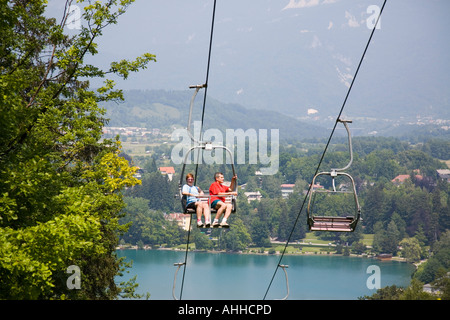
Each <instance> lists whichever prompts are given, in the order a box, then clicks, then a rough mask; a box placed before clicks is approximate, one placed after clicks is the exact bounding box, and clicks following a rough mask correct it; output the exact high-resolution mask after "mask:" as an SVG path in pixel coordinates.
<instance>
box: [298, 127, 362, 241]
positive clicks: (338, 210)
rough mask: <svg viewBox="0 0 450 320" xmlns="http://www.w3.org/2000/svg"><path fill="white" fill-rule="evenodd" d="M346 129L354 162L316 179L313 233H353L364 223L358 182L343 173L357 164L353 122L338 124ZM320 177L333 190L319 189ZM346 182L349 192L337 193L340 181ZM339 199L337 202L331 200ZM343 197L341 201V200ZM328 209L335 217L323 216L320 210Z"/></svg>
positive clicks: (312, 197)
mask: <svg viewBox="0 0 450 320" xmlns="http://www.w3.org/2000/svg"><path fill="white" fill-rule="evenodd" d="M338 121H339V122H340V123H342V124H343V125H344V126H345V129H346V130H347V134H348V142H349V150H350V162H349V163H348V164H347V165H346V166H345V167H344V168H342V169H331V171H330V172H320V173H318V174H316V175H315V176H314V178H313V181H312V185H311V188H310V194H309V199H308V205H307V209H306V211H307V216H308V225H309V229H310V230H311V231H332V232H353V231H354V230H355V228H356V225H357V224H358V221H359V220H360V219H361V207H360V205H359V201H358V196H357V194H356V188H355V182H354V180H353V178H352V177H351V176H350V175H349V174H348V173H345V172H343V171H344V170H346V169H348V168H349V167H350V165H351V164H352V162H353V151H352V140H351V135H350V130H349V128H348V126H347V123H351V121H349V120H338ZM320 176H325V177H331V185H332V187H331V189H330V188H329V189H325V188H323V187H321V186H319V185H316V179H317V178H318V177H320ZM338 177H339V178H343V179H344V180H346V181H347V183H344V184H342V185H345V186H346V187H345V188H343V189H342V188H341V189H336V179H337V178H338ZM334 196H337V197H336V198H335V199H336V200H337V201H333V199H330V198H331V197H334ZM338 197H340V198H338ZM322 201H324V202H325V201H329V203H328V206H323V205H322V206H321V205H320V202H322ZM325 207H327V208H330V207H331V208H332V209H333V210H331V211H334V212H333V213H335V214H332V215H331V214H330V215H324V214H323V212H322V214H319V213H321V212H317V211H318V210H323V211H325Z"/></svg>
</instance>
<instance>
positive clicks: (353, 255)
mask: <svg viewBox="0 0 450 320" xmlns="http://www.w3.org/2000/svg"><path fill="white" fill-rule="evenodd" d="M317 246H323V245H321V244H317ZM116 250H145V251H147V250H155V251H158V250H159V251H185V249H180V248H176V247H171V248H168V247H159V248H153V247H151V246H144V247H143V248H139V247H138V246H137V245H135V246H132V245H129V246H123V245H119V246H117V247H116ZM189 251H191V252H199V253H212V254H219V253H225V254H244V255H260V256H279V255H281V252H279V251H276V252H274V253H269V251H266V250H264V252H249V250H246V251H226V250H220V251H217V250H196V249H194V250H192V249H191V250H189ZM284 255H289V256H342V257H354V258H368V259H376V260H378V261H380V262H384V261H397V262H404V263H410V264H412V265H415V266H416V263H412V262H408V261H406V259H405V258H402V257H392V258H390V259H380V258H377V255H369V254H353V253H351V254H349V255H347V256H346V255H344V254H342V253H335V252H324V251H322V252H317V251H315V252H312V251H306V252H303V251H300V252H298V253H292V252H289V253H287V252H286V253H284ZM416 268H417V266H416Z"/></svg>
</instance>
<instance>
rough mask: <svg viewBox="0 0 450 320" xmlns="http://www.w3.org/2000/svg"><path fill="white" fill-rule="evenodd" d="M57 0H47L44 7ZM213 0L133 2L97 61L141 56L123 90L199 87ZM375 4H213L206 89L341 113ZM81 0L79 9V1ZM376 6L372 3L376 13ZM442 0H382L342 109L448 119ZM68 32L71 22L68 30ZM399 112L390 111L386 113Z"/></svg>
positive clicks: (232, 0)
mask: <svg viewBox="0 0 450 320" xmlns="http://www.w3.org/2000/svg"><path fill="white" fill-rule="evenodd" d="M63 3H64V2H63V1H58V2H56V0H51V1H50V4H49V9H50V10H51V11H52V12H58V11H59V12H61V10H63ZM213 3H214V1H213V0H190V1H185V0H137V1H136V2H135V3H134V4H133V5H132V6H131V7H130V8H129V9H128V12H127V13H126V14H125V15H124V16H122V17H121V18H120V20H119V23H118V24H117V25H114V26H111V27H110V28H108V29H106V30H105V32H104V36H103V37H102V39H100V40H99V49H100V52H101V54H99V55H97V56H96V57H93V58H92V62H93V63H95V64H99V65H103V66H104V67H105V68H107V67H108V64H107V62H108V61H114V60H116V61H117V60H120V59H122V58H126V59H133V58H134V57H136V56H138V55H140V54H142V53H144V52H149V53H152V54H155V55H156V59H157V63H151V64H150V65H149V67H148V69H147V70H143V71H141V72H139V74H133V75H131V76H130V78H129V79H128V80H127V81H126V82H119V83H118V84H119V86H120V87H121V88H124V89H144V90H145V89H163V90H187V89H188V87H189V85H192V84H200V83H204V82H205V79H206V67H207V61H208V49H209V40H210V28H211V19H212V9H213ZM382 4H383V1H382V0H239V1H238V0H226V1H225V0H217V6H216V16H215V24H214V34H213V47H212V52H211V53H212V54H211V66H210V73H209V88H208V95H210V96H211V97H214V98H216V99H218V100H220V101H222V102H225V103H238V104H242V105H243V106H245V107H246V108H257V109H276V110H279V111H282V112H284V113H286V114H289V115H292V116H294V117H297V118H301V117H305V116H308V115H311V114H314V115H323V116H326V115H332V114H333V112H334V114H335V113H336V110H337V109H339V107H340V105H341V104H342V101H343V99H344V97H345V95H346V93H347V91H348V88H349V86H350V83H351V81H352V80H353V76H354V74H355V71H356V67H357V66H358V63H359V60H360V59H361V56H362V53H363V51H364V48H365V45H366V43H367V41H368V39H369V36H370V33H371V28H372V27H373V24H374V21H375V17H376V14H377V12H379V9H380V8H381V6H382ZM80 6H81V5H80ZM377 10H378V11H377ZM448 13H450V1H448V0H388V1H387V4H386V7H385V11H384V12H383V15H382V17H381V24H380V29H377V30H376V32H375V34H374V37H373V39H372V42H371V45H370V47H369V50H368V52H367V55H366V59H365V60H364V62H363V65H362V68H361V70H360V73H359V74H358V78H357V79H356V80H355V86H354V88H353V91H352V95H351V99H350V100H349V101H348V104H349V105H348V109H347V110H348V112H349V113H350V114H351V115H354V116H365V117H373V116H380V114H379V112H378V110H383V112H386V113H389V114H390V113H392V114H391V116H395V117H401V116H403V115H409V116H411V117H415V116H416V114H418V113H421V112H422V113H424V114H425V113H427V112H431V114H433V115H434V116H435V117H436V116H437V115H442V116H443V117H444V118H446V119H450V111H446V110H449V109H450V108H448V107H449V106H450V102H449V100H450V90H449V89H450V88H449V87H450V86H449V85H448V83H450V63H449V62H450V61H449V54H448V52H449V49H450V48H449V41H448V40H447V39H448V32H449V31H450V19H448ZM68 32H73V30H68ZM394 111H395V112H394Z"/></svg>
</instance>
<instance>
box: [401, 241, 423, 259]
mask: <svg viewBox="0 0 450 320" xmlns="http://www.w3.org/2000/svg"><path fill="white" fill-rule="evenodd" d="M400 245H401V246H402V248H403V249H402V255H403V257H404V258H405V259H406V260H407V261H409V262H417V261H419V260H420V257H421V253H422V248H421V247H420V244H419V241H418V240H417V239H416V238H406V239H403V240H402V241H401V242H400Z"/></svg>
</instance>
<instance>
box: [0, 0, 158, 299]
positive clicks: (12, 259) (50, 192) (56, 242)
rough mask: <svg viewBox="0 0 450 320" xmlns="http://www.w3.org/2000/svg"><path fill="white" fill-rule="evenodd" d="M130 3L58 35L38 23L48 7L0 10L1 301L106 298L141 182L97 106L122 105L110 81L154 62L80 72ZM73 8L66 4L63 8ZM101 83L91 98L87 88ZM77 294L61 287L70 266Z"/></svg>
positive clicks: (110, 4) (34, 0)
mask: <svg viewBox="0 0 450 320" xmlns="http://www.w3.org/2000/svg"><path fill="white" fill-rule="evenodd" d="M132 2H133V1H131V0H130V1H126V0H125V1H117V0H109V1H105V3H104V4H102V3H100V2H96V3H95V4H89V5H87V6H86V7H85V8H84V13H83V19H84V20H83V24H84V25H82V26H81V28H80V30H79V32H76V33H75V34H73V35H71V36H69V35H66V34H64V24H65V22H66V19H67V18H68V15H69V13H68V12H64V13H63V15H62V16H63V17H62V20H61V21H60V22H57V21H56V19H55V18H47V17H46V16H45V15H44V12H45V8H46V3H47V1H43V0H31V1H20V0H16V1H8V2H6V1H3V2H2V3H1V4H0V34H1V35H2V36H1V37H2V40H1V42H0V114H1V117H0V279H1V281H0V298H1V299H50V298H51V299H60V298H71V299H112V298H115V297H117V296H118V295H119V294H120V291H121V288H120V287H118V286H117V285H116V283H115V276H116V275H117V274H119V273H120V268H121V267H120V260H119V259H118V258H117V257H116V256H115V254H114V250H115V246H116V245H117V243H118V234H119V233H120V232H123V231H125V229H124V228H123V227H121V226H120V225H119V223H118V220H119V218H120V216H121V214H122V209H123V207H124V202H123V199H122V195H121V193H120V191H121V190H122V189H123V188H124V187H126V186H133V185H135V184H137V183H139V181H138V180H137V179H136V178H134V174H135V172H136V168H133V167H130V166H129V164H128V162H127V161H126V160H125V159H124V158H122V157H120V156H119V154H120V143H119V142H117V141H112V140H101V135H102V127H103V126H104V125H105V124H106V123H107V119H105V118H104V114H105V110H103V109H102V108H100V107H99V105H98V104H99V103H100V102H102V101H107V100H113V99H121V98H122V93H121V91H120V90H116V89H114V82H113V81H112V80H109V79H106V76H107V75H108V74H116V75H118V76H120V77H122V78H127V77H128V75H129V72H134V71H138V70H139V69H141V68H145V67H146V65H147V63H148V62H150V61H153V60H154V56H152V55H150V54H144V55H143V56H142V57H138V58H137V59H136V60H135V61H126V60H122V61H120V62H114V63H112V64H111V68H110V69H109V70H101V69H99V68H97V67H95V66H93V65H89V64H86V63H85V60H86V57H87V56H89V55H94V54H97V53H98V51H97V45H96V42H95V41H96V39H97V38H99V37H100V36H101V34H102V32H103V30H104V28H106V27H108V26H109V25H111V24H115V23H117V21H118V18H119V16H121V15H122V14H123V13H125V11H126V9H127V8H128V6H129V5H130V4H131V3H132ZM71 3H72V1H67V2H66V7H68V6H69V5H70V4H71ZM95 77H102V78H105V82H104V86H103V87H101V88H99V89H97V90H96V91H93V90H90V89H89V81H88V80H89V79H90V78H95ZM71 265H76V266H78V267H79V268H80V271H81V279H82V283H81V289H80V290H70V289H69V288H68V287H67V285H66V280H67V277H68V274H67V273H66V270H67V268H68V267H69V266H71Z"/></svg>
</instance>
